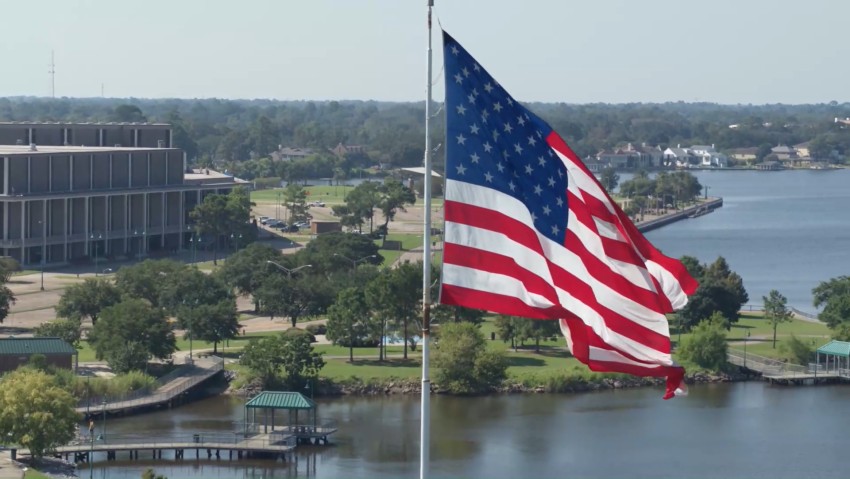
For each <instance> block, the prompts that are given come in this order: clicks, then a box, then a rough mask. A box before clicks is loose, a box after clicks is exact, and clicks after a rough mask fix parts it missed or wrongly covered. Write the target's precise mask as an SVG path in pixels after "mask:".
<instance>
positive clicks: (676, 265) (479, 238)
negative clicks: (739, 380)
mask: <svg viewBox="0 0 850 479" xmlns="http://www.w3.org/2000/svg"><path fill="white" fill-rule="evenodd" d="M546 140H547V142H548V144H549V145H550V147H552V149H553V150H554V151H555V152H556V153H557V154H558V156H559V157H560V158H561V160H562V161H563V162H564V164H565V165H566V167H567V174H568V188H567V191H566V192H565V198H566V200H567V205H568V207H569V218H568V221H567V234H566V239H565V242H564V244H558V243H556V242H554V241H552V240H550V239H549V238H547V237H546V236H544V235H542V234H540V233H538V232H537V230H536V229H535V228H534V226H533V221H532V217H531V213H530V212H529V211H528V209H527V208H526V207H525V205H523V204H522V202H520V201H519V200H517V199H515V198H513V197H511V196H509V195H505V194H503V193H500V192H499V191H496V190H493V189H490V188H486V187H482V186H477V185H473V184H469V183H464V182H460V181H456V180H447V181H446V194H445V197H446V203H445V215H446V218H445V219H446V226H445V247H444V252H443V280H442V290H441V293H442V294H441V302H443V303H445V304H456V305H461V306H467V307H472V308H478V309H484V310H488V311H493V312H497V313H501V314H509V315H515V316H523V317H529V318H537V319H558V320H560V325H561V330H562V331H563V333H564V335H565V337H566V338H567V343H568V345H569V347H570V350H571V351H572V353H573V355H574V356H575V357H576V358H578V359H579V360H581V361H582V362H584V363H585V364H587V365H588V366H589V367H590V368H591V369H592V370H595V371H610V372H624V373H629V374H634V375H638V376H666V377H667V378H668V380H667V386H668V387H667V394H665V398H668V397H672V396H673V393H674V391H675V390H676V389H677V388H680V387H681V388H684V384H683V383H682V378H683V375H684V370H683V369H682V368H681V367H680V366H677V365H676V364H675V363H674V362H673V360H672V358H671V356H670V333H669V329H668V324H667V319H666V317H665V313H668V312H670V311H672V310H673V309H678V308H681V307H683V306H684V305H685V304H686V303H687V300H688V295H690V294H693V292H694V291H695V289H696V286H697V284H696V281H694V280H693V278H691V277H690V276H689V275H688V274H687V271H686V270H685V268H684V266H683V265H682V264H681V263H680V262H678V261H676V260H674V259H671V258H668V257H666V256H664V255H662V254H661V253H660V252H659V251H658V250H656V249H655V248H654V247H653V246H652V245H651V244H650V243H649V242H648V241H647V240H646V239H645V238H644V237H643V235H641V234H640V232H638V230H637V228H636V227H635V226H634V225H633V224H632V223H631V221H630V220H629V219H628V217H627V216H626V215H625V214H624V213H623V212H622V210H621V209H620V208H619V207H618V206H617V204H616V203H615V202H614V201H613V200H611V198H610V197H609V196H608V194H607V193H606V192H605V190H604V188H602V186H601V185H600V184H599V182H598V181H597V180H596V179H595V178H594V177H593V175H592V174H591V173H590V171H588V170H587V168H586V167H585V166H584V164H583V163H582V162H581V161H580V160H579V159H578V157H577V156H576V155H575V153H573V152H572V150H570V148H569V147H568V146H567V145H566V143H565V142H564V141H563V140H562V139H561V138H560V137H559V136H558V135H557V134H556V133H554V132H553V133H551V134H550V135H549V137H548V138H547V139H546Z"/></svg>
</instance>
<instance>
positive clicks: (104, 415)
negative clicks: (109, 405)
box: [100, 399, 106, 441]
mask: <svg viewBox="0 0 850 479" xmlns="http://www.w3.org/2000/svg"><path fill="white" fill-rule="evenodd" d="M100 406H101V408H102V409H103V427H102V428H101V430H100V437H102V438H103V440H104V441H106V399H104V400H103V402H102V403H100Z"/></svg>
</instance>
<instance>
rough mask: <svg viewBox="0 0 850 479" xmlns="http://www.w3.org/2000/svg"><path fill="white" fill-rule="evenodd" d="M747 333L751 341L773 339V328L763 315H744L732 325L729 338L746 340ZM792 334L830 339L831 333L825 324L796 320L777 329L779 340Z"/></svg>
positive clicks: (782, 324)
mask: <svg viewBox="0 0 850 479" xmlns="http://www.w3.org/2000/svg"><path fill="white" fill-rule="evenodd" d="M747 332H749V333H750V338H751V340H752V336H770V337H771V338H772V337H773V326H772V325H771V324H770V323H769V322H768V321H767V320H765V319H763V318H762V315H761V314H755V313H746V314H742V315H741V319H739V320H738V323H736V324H733V325H732V329H731V330H730V331H729V334H728V338H729V339H732V340H735V339H744V338H745V337H746V336H747ZM792 334H793V335H795V336H798V337H809V336H816V337H818V338H829V336H830V331H829V328H827V327H826V325H825V324H823V323H812V322H808V321H802V320H799V319H794V320H792V321H791V322H789V323H781V324H780V325H779V327H778V328H777V329H776V337H777V340H778V339H779V338H782V337H788V336H791V335H792Z"/></svg>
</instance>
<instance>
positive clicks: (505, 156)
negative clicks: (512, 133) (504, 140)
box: [502, 150, 508, 160]
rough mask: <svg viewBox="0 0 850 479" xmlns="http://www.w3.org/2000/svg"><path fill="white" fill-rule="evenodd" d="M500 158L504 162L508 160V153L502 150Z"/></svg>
mask: <svg viewBox="0 0 850 479" xmlns="http://www.w3.org/2000/svg"><path fill="white" fill-rule="evenodd" d="M502 157H503V158H504V159H506V160H507V159H508V152H507V151H506V150H502Z"/></svg>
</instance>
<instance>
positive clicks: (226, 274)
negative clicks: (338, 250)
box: [213, 235, 327, 312]
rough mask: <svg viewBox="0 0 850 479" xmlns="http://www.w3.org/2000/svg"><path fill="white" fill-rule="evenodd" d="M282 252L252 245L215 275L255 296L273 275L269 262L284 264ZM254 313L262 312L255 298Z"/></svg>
mask: <svg viewBox="0 0 850 479" xmlns="http://www.w3.org/2000/svg"><path fill="white" fill-rule="evenodd" d="M325 236H327V235H322V236H319V237H318V238H316V239H315V240H313V241H311V242H309V243H307V247H308V248H309V247H310V246H311V245H312V244H313V243H315V242H316V241H319V239H321V238H323V237H325ZM282 256H283V255H281V254H280V251H278V250H276V249H274V248H272V247H270V246H268V245H265V244H259V243H252V244H250V245H248V246H247V247H246V248H245V249H242V250H239V251H237V252H236V253H234V254H233V255H231V256H230V257H229V258H227V262H225V263H224V265H222V267H221V268H219V269H218V270H216V271H215V273H213V274H214V275H215V276H216V277H218V278H219V279H221V280H222V281H224V282H225V283H226V284H227V285H229V286H230V287H232V288H234V289H235V290H236V292H237V293H238V294H240V295H246V296H247V295H254V294H255V293H256V292H257V291H258V290H259V289H260V286H262V284H263V280H264V279H265V277H266V276H268V275H269V274H270V273H271V270H269V268H268V262H269V261H276V262H282V261H283V259H282ZM254 311H255V312H259V311H260V304H259V302H258V301H257V298H256V297H255V298H254Z"/></svg>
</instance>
